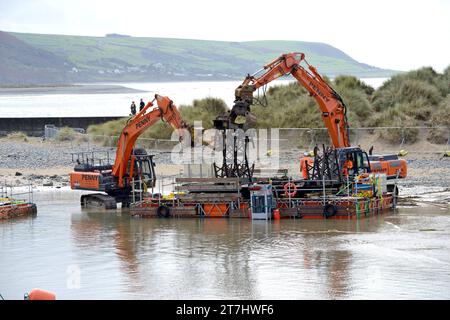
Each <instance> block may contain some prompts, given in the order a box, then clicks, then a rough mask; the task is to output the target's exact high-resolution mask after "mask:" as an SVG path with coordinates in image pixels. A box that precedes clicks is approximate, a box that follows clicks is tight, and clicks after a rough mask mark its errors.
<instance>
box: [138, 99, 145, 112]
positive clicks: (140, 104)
mask: <svg viewBox="0 0 450 320" xmlns="http://www.w3.org/2000/svg"><path fill="white" fill-rule="evenodd" d="M144 107H145V103H144V101H143V100H142V99H141V102H140V103H139V112H141V111H142V109H144Z"/></svg>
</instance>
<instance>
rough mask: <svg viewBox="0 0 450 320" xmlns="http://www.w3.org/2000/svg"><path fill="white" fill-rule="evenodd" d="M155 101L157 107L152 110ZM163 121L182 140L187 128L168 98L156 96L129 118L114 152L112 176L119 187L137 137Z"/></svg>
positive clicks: (121, 184)
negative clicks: (176, 132) (176, 131)
mask: <svg viewBox="0 0 450 320" xmlns="http://www.w3.org/2000/svg"><path fill="white" fill-rule="evenodd" d="M155 100H156V103H157V107H156V108H153V109H151V108H152V107H153V105H154V102H155ZM158 120H163V121H166V122H167V123H169V124H170V125H171V126H172V127H173V128H174V129H175V130H178V134H179V136H180V139H183V131H182V129H184V128H188V125H187V124H186V123H185V122H184V121H183V119H182V118H181V115H180V113H179V111H178V109H177V107H176V106H175V105H174V104H173V102H172V100H170V99H169V98H168V97H165V96H161V95H158V94H156V95H155V99H153V100H152V101H151V102H148V103H147V105H146V106H145V107H144V108H143V109H142V110H141V111H140V112H139V113H138V114H136V115H135V116H134V117H133V118H131V119H130V120H129V121H128V123H127V125H126V126H125V128H123V130H122V133H121V134H120V138H119V143H118V146H117V151H116V160H115V162H114V165H113V168H112V174H113V175H114V176H116V177H117V178H118V185H119V187H123V186H124V176H125V174H126V173H127V168H128V163H129V161H130V158H131V156H132V152H133V148H134V145H135V143H136V140H137V139H138V137H139V136H140V135H141V134H142V133H143V132H144V131H145V130H147V129H148V128H149V127H151V126H152V125H153V124H155V123H156V122H158Z"/></svg>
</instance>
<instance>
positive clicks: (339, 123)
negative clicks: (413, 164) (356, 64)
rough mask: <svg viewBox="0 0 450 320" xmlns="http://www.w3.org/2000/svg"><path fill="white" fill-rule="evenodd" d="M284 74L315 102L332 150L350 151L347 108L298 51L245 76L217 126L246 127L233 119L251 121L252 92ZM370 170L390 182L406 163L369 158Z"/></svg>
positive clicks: (403, 170)
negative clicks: (383, 175)
mask: <svg viewBox="0 0 450 320" xmlns="http://www.w3.org/2000/svg"><path fill="white" fill-rule="evenodd" d="M302 62H304V63H305V64H306V67H307V68H305V67H303V66H302V65H301V63H302ZM287 74H291V75H292V76H293V77H294V78H295V79H296V80H297V81H298V83H299V84H300V85H302V86H303V87H304V88H305V89H306V90H307V91H308V93H309V94H310V95H311V96H312V97H313V98H314V99H315V100H316V102H317V104H318V105H319V108H320V111H321V115H322V120H323V122H324V124H325V126H326V127H327V129H328V134H329V136H330V139H331V142H332V144H333V146H334V148H335V149H338V151H339V152H342V153H348V152H350V149H349V148H351V144H350V135H349V124H348V120H347V106H346V105H345V103H344V101H343V100H342V98H341V97H340V96H339V94H338V93H337V92H336V91H335V90H334V89H333V88H332V87H331V86H330V85H329V84H328V83H327V82H326V81H325V80H324V79H323V78H322V77H321V75H320V74H319V73H318V72H317V70H316V68H314V67H313V66H312V65H310V64H309V63H308V62H307V61H306V59H305V54H304V53H301V52H292V53H287V54H283V55H281V56H280V57H278V58H277V59H275V60H273V61H272V62H270V63H268V64H266V65H265V66H264V67H263V68H262V69H260V70H258V71H257V72H256V73H254V74H253V75H247V77H246V78H245V79H244V81H243V82H242V84H241V85H239V86H238V87H237V88H236V90H235V101H234V105H233V108H232V109H231V111H230V114H229V116H226V117H225V119H220V120H219V121H217V123H218V124H221V123H224V122H225V123H227V126H228V127H234V128H236V127H241V128H244V129H245V127H246V126H248V124H247V123H238V122H237V121H236V120H237V119H238V117H240V116H245V117H246V119H252V121H254V119H255V117H254V116H252V117H250V116H249V115H251V110H250V106H251V105H252V104H253V93H254V92H255V91H256V90H258V89H259V88H260V87H262V86H265V85H266V84H268V83H269V82H271V81H274V80H276V79H278V78H280V77H282V76H284V75H287ZM356 149H358V150H357V152H356V153H362V152H363V151H362V150H360V149H359V148H356ZM356 149H355V148H351V152H355V150H356ZM344 160H345V159H344ZM367 161H369V159H367ZM370 170H371V172H380V173H386V175H387V177H388V178H391V179H393V178H396V177H399V178H405V177H406V175H407V163H406V161H405V160H403V159H398V158H397V156H395V155H388V156H378V157H377V158H376V159H375V158H374V157H372V159H371V166H370Z"/></svg>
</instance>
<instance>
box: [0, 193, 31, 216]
mask: <svg viewBox="0 0 450 320" xmlns="http://www.w3.org/2000/svg"><path fill="white" fill-rule="evenodd" d="M24 195H27V198H28V199H27V200H24V199H18V198H17V196H22V197H23V196H24ZM32 199H33V196H32V188H31V186H28V187H27V191H24V192H17V191H16V190H14V187H5V186H1V187H0V220H8V219H13V218H17V217H25V216H34V215H36V214H37V207H36V204H34V203H33V200H32Z"/></svg>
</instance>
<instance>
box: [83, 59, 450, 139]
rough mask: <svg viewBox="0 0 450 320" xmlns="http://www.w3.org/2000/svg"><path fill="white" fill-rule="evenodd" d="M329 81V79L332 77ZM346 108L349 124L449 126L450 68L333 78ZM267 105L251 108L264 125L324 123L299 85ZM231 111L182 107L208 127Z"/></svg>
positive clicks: (104, 127) (434, 134) (219, 105)
mask: <svg viewBox="0 0 450 320" xmlns="http://www.w3.org/2000/svg"><path fill="white" fill-rule="evenodd" d="M328 81H329V80H328ZM330 83H331V85H332V86H333V87H334V89H335V90H336V91H337V92H338V93H339V94H340V95H341V96H342V98H343V100H344V102H345V103H346V105H347V107H348V114H347V116H348V119H349V123H350V126H351V127H384V126H399V127H407V126H446V127H450V66H449V67H447V69H446V70H445V71H444V73H442V74H441V73H437V72H436V71H434V70H433V69H432V68H429V67H427V68H421V69H418V70H414V71H410V72H408V73H404V74H399V75H395V76H393V77H392V78H391V79H389V80H388V81H386V82H385V83H384V84H383V85H382V86H381V87H380V88H378V89H377V90H375V89H374V88H372V87H370V86H368V85H366V84H365V83H363V82H361V81H360V80H358V79H357V78H356V77H352V76H339V77H337V78H335V79H334V80H333V81H330ZM266 98H267V106H260V105H255V106H253V108H252V112H253V113H255V114H256V116H257V119H258V124H257V125H258V127H260V128H270V127H272V128H277V127H278V128H313V127H323V122H322V119H321V116H320V112H319V111H318V106H317V104H316V102H315V100H314V99H313V98H311V97H310V96H309V95H308V94H307V92H306V90H305V89H304V88H303V87H301V86H299V85H298V84H297V83H291V84H289V85H282V86H275V87H272V88H270V89H269V90H268V91H267V94H266ZM226 109H227V107H226V105H225V103H224V102H223V101H222V100H220V99H215V98H206V99H201V100H195V101H194V102H193V104H192V105H190V106H181V107H180V112H181V114H182V117H183V118H184V119H185V120H186V121H187V122H189V123H193V121H194V120H202V121H203V125H204V127H205V128H209V127H211V126H212V120H213V119H214V118H215V117H216V116H217V115H219V114H221V113H223V112H224V111H225V110H226ZM125 121H126V120H125V119H122V120H117V121H111V122H107V123H105V124H101V125H94V126H91V127H89V129H88V132H89V133H91V134H97V135H118V134H119V133H120V131H121V129H122V128H123V126H124V124H125ZM401 131H402V130H401V129H398V130H390V131H389V135H385V136H383V137H382V138H384V139H385V140H386V141H387V142H392V143H394V142H398V141H399V137H400V135H401ZM171 132H172V130H171V128H170V127H169V126H168V125H167V124H165V123H161V122H160V123H158V124H156V125H154V126H153V127H151V128H150V129H149V130H147V131H146V132H145V133H144V137H147V138H169V137H170V134H171ZM404 133H405V135H406V138H407V140H408V142H410V143H411V142H415V141H416V140H417V139H418V136H419V130H418V129H406V130H405V131H404ZM426 138H427V139H428V140H429V141H430V142H433V143H445V142H446V141H447V139H448V134H447V130H445V129H444V130H443V129H436V130H432V131H430V133H429V136H428V137H426Z"/></svg>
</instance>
